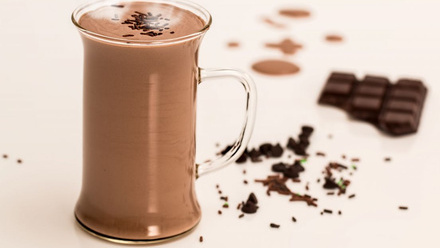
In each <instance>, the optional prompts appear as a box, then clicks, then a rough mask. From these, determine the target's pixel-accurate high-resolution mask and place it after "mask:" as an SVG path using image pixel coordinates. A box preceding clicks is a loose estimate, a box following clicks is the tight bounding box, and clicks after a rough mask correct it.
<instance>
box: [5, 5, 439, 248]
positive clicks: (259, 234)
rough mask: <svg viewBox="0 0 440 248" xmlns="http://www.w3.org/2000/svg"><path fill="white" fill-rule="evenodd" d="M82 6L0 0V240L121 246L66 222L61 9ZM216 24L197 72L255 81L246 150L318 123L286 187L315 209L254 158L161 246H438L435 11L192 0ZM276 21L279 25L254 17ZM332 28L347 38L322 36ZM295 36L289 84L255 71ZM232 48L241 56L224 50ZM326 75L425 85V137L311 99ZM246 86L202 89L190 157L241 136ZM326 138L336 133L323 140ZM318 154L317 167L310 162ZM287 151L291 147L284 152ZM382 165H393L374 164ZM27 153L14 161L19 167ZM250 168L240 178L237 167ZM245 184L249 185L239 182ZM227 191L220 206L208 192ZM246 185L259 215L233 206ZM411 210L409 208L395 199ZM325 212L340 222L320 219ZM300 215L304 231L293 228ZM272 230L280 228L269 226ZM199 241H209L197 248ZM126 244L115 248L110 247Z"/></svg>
mask: <svg viewBox="0 0 440 248" xmlns="http://www.w3.org/2000/svg"><path fill="white" fill-rule="evenodd" d="M80 2H81V1H56V0H41V1H35V0H27V1H26V0H2V1H0V4H1V6H0V31H1V32H0V154H3V153H6V154H8V155H9V158H8V159H2V158H0V247H93V248H99V247H118V246H119V245H116V244H112V243H108V242H105V241H101V240H99V239H96V238H94V237H91V236H90V235H88V234H86V233H84V232H83V231H82V230H81V229H80V228H79V227H77V226H76V224H75V221H74V218H73V207H74V205H75V202H76V199H77V197H78V194H79V190H80V187H81V123H82V119H81V101H82V100H81V94H82V44H81V41H80V38H79V35H78V33H77V31H76V30H75V27H74V26H73V25H72V24H71V22H70V14H71V12H72V11H73V9H74V8H75V7H76V6H77V5H78V4H79V3H80ZM197 2H199V3H200V4H202V5H203V6H205V7H206V8H207V9H208V10H209V11H210V12H211V14H212V15H213V19H214V24H213V25H212V28H211V30H210V31H209V32H208V33H207V35H206V37H205V40H204V42H203V45H202V48H201V51H200V66H201V67H221V68H223V67H232V68H238V69H242V70H245V71H247V72H249V73H250V74H251V75H252V76H253V78H254V79H255V81H256V84H257V87H258V91H259V92H258V93H259V98H258V109H257V121H256V124H255V130H254V135H253V138H252V140H251V144H250V146H251V147H252V146H255V145H258V144H260V143H262V142H273V143H274V142H281V143H282V145H285V142H286V141H287V137H288V136H296V135H297V134H298V132H299V130H300V126H301V125H302V124H311V125H313V126H314V127H315V128H316V131H315V133H314V134H313V136H312V139H311V146H310V148H309V152H310V153H311V154H312V157H311V158H310V159H309V161H308V162H307V163H306V172H305V173H304V174H303V175H302V179H303V182H302V183H300V184H293V183H289V186H290V187H291V188H292V190H294V191H296V192H299V193H306V191H305V190H304V185H305V182H307V181H310V191H309V192H307V193H308V194H311V195H313V196H316V197H318V198H319V201H318V203H319V206H318V208H313V207H307V206H306V205H305V204H304V203H302V202H294V203H292V202H289V201H288V198H287V197H285V196H280V195H277V194H272V196H270V197H267V196H266V195H265V188H264V187H263V186H262V185H260V184H256V183H254V182H253V180H254V179H256V178H264V177H265V176H266V175H268V174H269V173H270V166H271V164H272V163H274V162H278V161H280V160H282V161H286V162H291V161H292V159H293V158H292V159H287V157H285V158H283V159H279V160H265V161H264V162H262V163H259V164H251V163H248V164H243V165H236V164H232V165H230V166H229V167H227V168H225V169H223V170H221V171H218V172H215V173H212V174H209V175H206V176H204V177H202V178H200V179H199V180H197V182H196V184H197V194H198V198H199V202H200V204H201V207H202V211H203V217H202V221H201V222H200V224H199V225H198V226H197V227H196V229H195V230H194V231H193V232H192V233H190V234H189V235H188V236H186V237H184V238H182V239H179V240H177V241H173V242H169V243H165V244H161V245H159V246H161V247H213V248H216V247H219V248H220V247H221V248H224V247H269V246H270V247H273V246H276V247H440V241H439V239H438V233H439V231H438V223H439V220H440V211H439V209H440V200H439V192H440V180H439V177H440V162H439V152H438V149H439V144H440V141H439V140H440V131H439V124H438V122H439V121H440V117H439V110H438V108H439V107H440V95H439V94H440V92H439V82H440V71H439V70H440V69H439V68H440V14H439V10H440V2H439V1H425V0H423V1H422V0H414V1H409V0H408V1H403V0H400V1H399V0H382V1H378V0H363V1H354V0H336V1H333V0H332V1H330V0H326V1H324V0H322V1H318V0H308V1H305V0H302V1H294V2H293V1H279V0H277V1H275V0H272V1H270V0H264V1H263V0H258V1H256V0H222V1H208V0H198V1H197ZM284 6H288V7H304V8H307V9H310V10H311V11H312V17H311V18H308V19H303V20H289V19H286V18H281V17H278V16H277V15H276V13H277V10H278V9H279V8H281V7H284ZM263 16H268V17H272V18H273V19H274V20H277V21H279V22H282V23H286V24H287V25H288V27H289V28H288V29H285V30H280V29H272V28H271V27H270V26H268V25H267V24H265V23H264V22H262V21H261V18H262V17H263ZM327 33H339V34H342V35H343V36H344V37H345V38H346V40H345V42H344V43H341V44H329V43H326V42H325V41H324V40H323V37H324V35H325V34H327ZM287 37H288V38H292V39H294V40H295V41H297V42H298V43H301V44H303V45H304V49H303V50H301V51H299V52H298V53H297V54H296V55H294V56H290V57H284V58H285V59H287V60H290V61H292V62H295V63H296V64H298V65H299V66H300V67H301V72H300V73H299V74H297V75H294V76H283V77H268V76H264V75H260V74H258V73H255V72H253V71H251V69H250V65H251V64H252V62H253V61H256V60H259V59H265V58H283V55H282V54H281V53H280V52H279V51H278V50H272V49H266V48H264V44H265V42H277V41H280V40H281V39H283V38H287ZM230 40H236V41H239V42H240V43H241V47H240V48H238V49H234V50H232V49H228V48H227V47H226V43H227V42H228V41H230ZM333 70H341V71H348V72H354V73H356V74H357V76H358V77H362V76H364V75H365V74H366V73H372V74H376V75H384V76H387V77H389V78H391V79H392V80H393V81H394V80H396V79H397V78H399V77H402V76H411V77H415V78H420V79H422V80H423V81H424V82H425V83H426V85H427V86H428V87H429V93H428V98H427V100H426V104H425V109H424V113H423V116H422V121H421V125H420V129H419V132H418V133H417V134H415V135H409V136H405V137H400V138H395V137H388V136H385V135H383V134H382V133H380V132H379V131H377V130H376V129H375V128H374V127H372V126H370V125H369V124H365V123H362V122H358V121H351V120H349V119H348V117H347V115H346V114H345V113H343V112H342V111H340V110H338V109H334V108H329V107H322V106H318V105H317V104H316V100H317V97H318V95H319V92H320V89H321V87H322V85H323V83H324V81H325V79H326V78H327V76H328V74H329V73H330V72H331V71H333ZM243 101H244V97H243V91H242V89H241V88H240V86H239V85H238V84H236V83H235V82H228V81H221V82H210V83H206V84H205V83H203V84H201V86H200V87H199V92H198V147H197V148H198V150H197V152H198V159H199V160H204V159H207V158H210V157H212V156H213V155H214V154H215V153H216V152H217V151H218V150H220V148H217V147H215V143H217V142H219V143H220V144H221V145H222V147H223V146H225V145H226V144H228V143H230V142H232V141H233V140H234V139H235V137H236V136H237V135H238V132H239V129H240V126H241V120H242V115H243V109H244V108H243V103H244V102H243ZM329 134H332V135H333V139H329V138H328V135H329ZM316 151H323V152H325V153H326V154H327V157H326V158H320V157H316V156H314V154H315V152H316ZM342 154H346V155H347V156H348V157H350V158H351V157H360V158H361V162H360V163H357V166H358V171H357V172H355V173H354V175H353V176H352V177H351V179H352V184H351V185H350V186H349V188H348V194H350V193H355V194H356V197H355V198H353V199H347V197H346V196H341V197H337V196H327V195H325V191H324V190H323V189H322V186H320V185H318V184H317V183H316V178H318V177H320V176H321V174H320V173H321V170H322V169H323V168H324V166H325V165H326V164H327V163H328V162H329V161H330V160H332V161H339V162H342V163H345V164H348V165H350V163H349V162H347V161H346V160H345V161H344V160H343V159H341V155H342ZM285 155H286V156H287V153H286V154H285ZM386 156H390V157H391V158H392V162H390V163H385V162H384V161H383V158H384V157H386ZM18 158H20V159H23V163H22V164H17V163H16V160H17V159H18ZM243 169H246V170H247V174H246V175H243V174H242V170H243ZM244 179H247V180H248V181H249V182H250V183H249V184H248V185H244V184H243V182H242V181H243V180H244ZM216 184H220V186H221V189H222V191H223V193H224V195H228V196H229V198H230V200H229V203H230V205H231V206H232V207H231V208H229V209H222V211H223V215H221V216H219V215H218V214H217V210H219V209H221V205H222V201H220V200H219V195H218V194H217V191H216V189H215V185H216ZM250 192H255V194H256V195H257V197H258V199H259V200H260V203H259V206H260V208H259V210H258V212H257V213H256V214H254V215H247V216H245V217H244V218H242V219H238V217H237V216H238V215H239V214H240V212H239V211H238V210H236V209H235V206H236V205H237V203H238V202H241V201H242V200H246V198H247V196H248V195H249V193H250ZM400 205H405V206H408V207H409V210H407V211H401V210H398V206H400ZM323 208H329V209H333V210H334V211H337V210H342V212H343V214H342V215H341V216H338V215H335V214H333V215H324V216H321V215H320V214H319V213H320V211H322V209H323ZM292 216H295V217H296V219H297V220H298V222H296V223H293V222H292V221H291V217H292ZM271 222H274V223H278V224H280V225H281V227H280V228H279V229H271V228H270V227H269V224H270V223H271ZM201 235H203V237H204V242H203V243H199V241H198V239H199V236H201ZM120 247H122V246H120Z"/></svg>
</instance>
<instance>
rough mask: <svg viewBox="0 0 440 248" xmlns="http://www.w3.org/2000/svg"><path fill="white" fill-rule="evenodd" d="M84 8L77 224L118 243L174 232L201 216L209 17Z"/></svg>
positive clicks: (133, 7) (146, 7)
mask: <svg viewBox="0 0 440 248" xmlns="http://www.w3.org/2000/svg"><path fill="white" fill-rule="evenodd" d="M87 8H88V9H89V10H88V11H85V10H79V11H77V13H76V15H77V16H75V13H74V16H73V18H74V22H76V20H75V18H77V19H78V21H77V22H76V25H77V26H78V27H79V29H80V31H81V37H82V40H83V45H84V106H83V108H84V131H83V132H84V135H83V184H82V191H81V195H80V198H79V200H78V203H77V205H76V209H75V215H76V218H77V220H78V221H79V222H80V223H81V224H82V226H83V227H84V228H86V229H87V230H88V231H90V232H92V233H94V234H95V235H99V236H101V237H104V238H109V239H117V240H119V241H124V240H130V241H149V240H158V239H163V238H167V237H172V236H175V235H178V234H181V233H183V232H185V231H187V230H189V229H191V228H192V227H194V226H195V225H196V224H197V223H198V222H199V220H200V217H201V211H200V207H199V204H198V202H197V199H196V196H195V191H194V179H195V175H196V166H195V161H194V159H195V126H196V124H195V120H196V119H195V115H196V105H195V104H196V87H197V84H198V83H199V82H200V76H199V75H200V73H199V72H200V71H199V68H198V64H197V53H198V48H199V44H200V42H201V38H202V36H203V34H204V30H206V29H207V28H208V26H209V22H210V19H209V18H210V17H209V14H207V16H205V18H203V16H201V15H202V14H203V13H202V14H201V15H200V16H199V15H197V14H195V13H193V12H191V11H189V10H187V9H184V8H180V7H178V6H176V5H174V4H172V2H171V4H168V3H167V2H166V1H154V2H150V1H143V2H142V1H139V2H129V1H127V2H120V3H117V4H114V2H112V1H100V2H96V3H95V4H93V5H91V6H86V8H85V9H87ZM81 11H82V12H83V13H81ZM246 142H247V141H246V140H245V142H244V143H246ZM244 146H246V144H244ZM238 149H240V151H241V150H242V149H241V148H240V147H239V146H238V148H237V149H236V150H235V153H239V151H238ZM233 156H234V159H235V157H236V156H237V155H233ZM231 157H232V155H231ZM113 241H114V240H113Z"/></svg>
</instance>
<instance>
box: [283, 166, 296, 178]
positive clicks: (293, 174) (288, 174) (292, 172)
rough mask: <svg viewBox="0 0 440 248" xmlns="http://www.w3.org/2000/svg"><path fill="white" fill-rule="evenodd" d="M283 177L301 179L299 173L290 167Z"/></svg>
mask: <svg viewBox="0 0 440 248" xmlns="http://www.w3.org/2000/svg"><path fill="white" fill-rule="evenodd" d="M283 175H284V176H285V177H287V178H298V177H299V172H298V171H297V170H296V169H295V168H294V167H293V166H289V167H287V169H286V170H285V171H284V172H283Z"/></svg>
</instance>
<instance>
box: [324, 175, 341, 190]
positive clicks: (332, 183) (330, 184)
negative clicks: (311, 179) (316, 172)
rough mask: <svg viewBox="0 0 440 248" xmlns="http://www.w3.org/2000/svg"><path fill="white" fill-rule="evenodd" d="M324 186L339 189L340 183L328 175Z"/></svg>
mask: <svg viewBox="0 0 440 248" xmlns="http://www.w3.org/2000/svg"><path fill="white" fill-rule="evenodd" d="M323 187H324V189H337V188H339V185H338V184H337V183H336V182H335V181H333V179H331V178H328V177H326V178H325V183H324V185H323Z"/></svg>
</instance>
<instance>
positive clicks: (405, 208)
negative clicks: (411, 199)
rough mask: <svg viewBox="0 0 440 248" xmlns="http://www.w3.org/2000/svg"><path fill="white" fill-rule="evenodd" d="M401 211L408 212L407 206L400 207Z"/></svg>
mask: <svg viewBox="0 0 440 248" xmlns="http://www.w3.org/2000/svg"><path fill="white" fill-rule="evenodd" d="M399 209H400V210H408V207H407V206H399Z"/></svg>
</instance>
